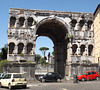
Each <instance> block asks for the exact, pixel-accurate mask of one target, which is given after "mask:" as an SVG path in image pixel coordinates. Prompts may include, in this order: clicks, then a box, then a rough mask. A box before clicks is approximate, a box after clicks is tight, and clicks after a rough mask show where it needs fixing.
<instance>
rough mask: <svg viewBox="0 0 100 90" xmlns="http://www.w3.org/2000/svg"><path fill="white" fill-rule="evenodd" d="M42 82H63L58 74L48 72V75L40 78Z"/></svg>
mask: <svg viewBox="0 0 100 90" xmlns="http://www.w3.org/2000/svg"><path fill="white" fill-rule="evenodd" d="M39 80H40V81H41V82H45V81H57V82H60V81H61V76H60V75H59V74H58V73H56V72H48V73H47V74H46V75H44V76H41V77H39Z"/></svg>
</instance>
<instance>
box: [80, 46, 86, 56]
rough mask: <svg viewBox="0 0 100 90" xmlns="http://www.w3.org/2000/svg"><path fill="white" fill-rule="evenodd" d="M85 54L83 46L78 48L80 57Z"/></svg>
mask: <svg viewBox="0 0 100 90" xmlns="http://www.w3.org/2000/svg"><path fill="white" fill-rule="evenodd" d="M84 52H85V45H81V46H80V55H84Z"/></svg>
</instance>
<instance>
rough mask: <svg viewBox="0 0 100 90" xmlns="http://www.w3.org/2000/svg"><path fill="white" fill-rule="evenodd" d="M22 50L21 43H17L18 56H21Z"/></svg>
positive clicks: (22, 45)
mask: <svg viewBox="0 0 100 90" xmlns="http://www.w3.org/2000/svg"><path fill="white" fill-rule="evenodd" d="M23 48H24V44H23V43H19V44H18V54H21V53H22V51H23Z"/></svg>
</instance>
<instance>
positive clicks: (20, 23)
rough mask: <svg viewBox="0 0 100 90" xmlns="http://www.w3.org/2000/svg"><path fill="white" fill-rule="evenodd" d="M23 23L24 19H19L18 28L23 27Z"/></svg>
mask: <svg viewBox="0 0 100 90" xmlns="http://www.w3.org/2000/svg"><path fill="white" fill-rule="evenodd" d="M24 21H25V18H24V17H20V18H19V27H23V25H24Z"/></svg>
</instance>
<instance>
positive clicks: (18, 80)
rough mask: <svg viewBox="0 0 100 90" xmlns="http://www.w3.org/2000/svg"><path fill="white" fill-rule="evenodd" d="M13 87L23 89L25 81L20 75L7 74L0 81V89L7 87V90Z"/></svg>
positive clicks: (25, 84) (22, 75) (25, 85)
mask: <svg viewBox="0 0 100 90" xmlns="http://www.w3.org/2000/svg"><path fill="white" fill-rule="evenodd" d="M14 86H22V87H23V88H26V87H27V81H26V79H25V77H24V74H22V73H7V74H6V75H5V76H4V77H3V78H2V79H1V80H0V87H8V88H9V90H11V89H12V87H14Z"/></svg>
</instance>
